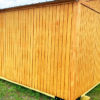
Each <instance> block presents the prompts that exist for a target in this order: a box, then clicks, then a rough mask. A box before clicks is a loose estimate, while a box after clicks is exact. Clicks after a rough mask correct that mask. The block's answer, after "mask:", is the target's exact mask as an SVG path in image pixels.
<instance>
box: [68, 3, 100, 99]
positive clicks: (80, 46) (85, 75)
mask: <svg viewBox="0 0 100 100" xmlns="http://www.w3.org/2000/svg"><path fill="white" fill-rule="evenodd" d="M91 2H92V1H91ZM76 13H77V14H76V17H77V18H76V20H77V22H76V23H75V25H76V27H77V28H75V29H76V31H75V32H74V31H73V33H72V35H71V54H70V58H71V59H70V68H71V100H75V99H76V98H77V97H80V96H81V95H82V94H83V93H85V92H86V91H88V90H89V89H90V88H92V87H93V86H94V85H96V84H97V83H98V82H100V14H99V13H98V12H96V11H94V10H92V9H90V8H88V7H86V6H84V5H83V4H80V3H79V4H78V5H77V12H76Z"/></svg>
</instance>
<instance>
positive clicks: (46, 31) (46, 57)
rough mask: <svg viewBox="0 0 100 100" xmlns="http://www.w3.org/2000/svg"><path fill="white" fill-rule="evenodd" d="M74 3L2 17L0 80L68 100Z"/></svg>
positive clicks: (0, 17) (33, 9)
mask: <svg viewBox="0 0 100 100" xmlns="http://www.w3.org/2000/svg"><path fill="white" fill-rule="evenodd" d="M72 5H73V3H62V4H56V5H55V4H53V5H48V6H40V7H35V8H27V9H21V10H19V9H18V10H11V11H4V12H1V13H0V19H2V21H0V34H1V38H2V39H1V40H0V48H1V49H0V76H1V77H4V78H5V79H8V80H10V81H13V82H15V83H19V84H22V85H24V86H28V87H30V88H33V89H37V90H40V91H42V92H45V93H48V94H51V95H54V96H58V97H61V98H64V99H68V77H69V75H68V70H69V49H70V35H71V34H70V33H71V21H72Z"/></svg>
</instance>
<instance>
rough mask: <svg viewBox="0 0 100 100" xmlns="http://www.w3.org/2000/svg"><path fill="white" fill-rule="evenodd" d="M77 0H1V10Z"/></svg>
mask: <svg viewBox="0 0 100 100" xmlns="http://www.w3.org/2000/svg"><path fill="white" fill-rule="evenodd" d="M71 1H75V0H0V10H5V9H11V8H18V7H24V6H30V5H39V4H49V3H58V2H71Z"/></svg>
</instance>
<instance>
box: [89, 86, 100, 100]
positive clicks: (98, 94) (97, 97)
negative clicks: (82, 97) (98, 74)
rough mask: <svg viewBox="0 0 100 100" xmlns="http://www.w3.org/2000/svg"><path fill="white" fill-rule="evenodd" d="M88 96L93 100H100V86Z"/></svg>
mask: <svg viewBox="0 0 100 100" xmlns="http://www.w3.org/2000/svg"><path fill="white" fill-rule="evenodd" d="M87 95H88V96H90V97H91V100H100V85H98V86H97V87H95V88H94V89H93V90H92V91H90V92H89V93H88V94H87Z"/></svg>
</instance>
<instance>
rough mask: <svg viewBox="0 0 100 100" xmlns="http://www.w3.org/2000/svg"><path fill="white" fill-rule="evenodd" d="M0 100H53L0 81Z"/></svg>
mask: <svg viewBox="0 0 100 100" xmlns="http://www.w3.org/2000/svg"><path fill="white" fill-rule="evenodd" d="M0 100H54V99H52V98H50V97H47V96H45V95H43V94H40V93H38V92H35V91H33V90H29V89H27V88H24V87H21V86H19V85H15V84H12V83H9V82H6V81H4V80H0Z"/></svg>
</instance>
